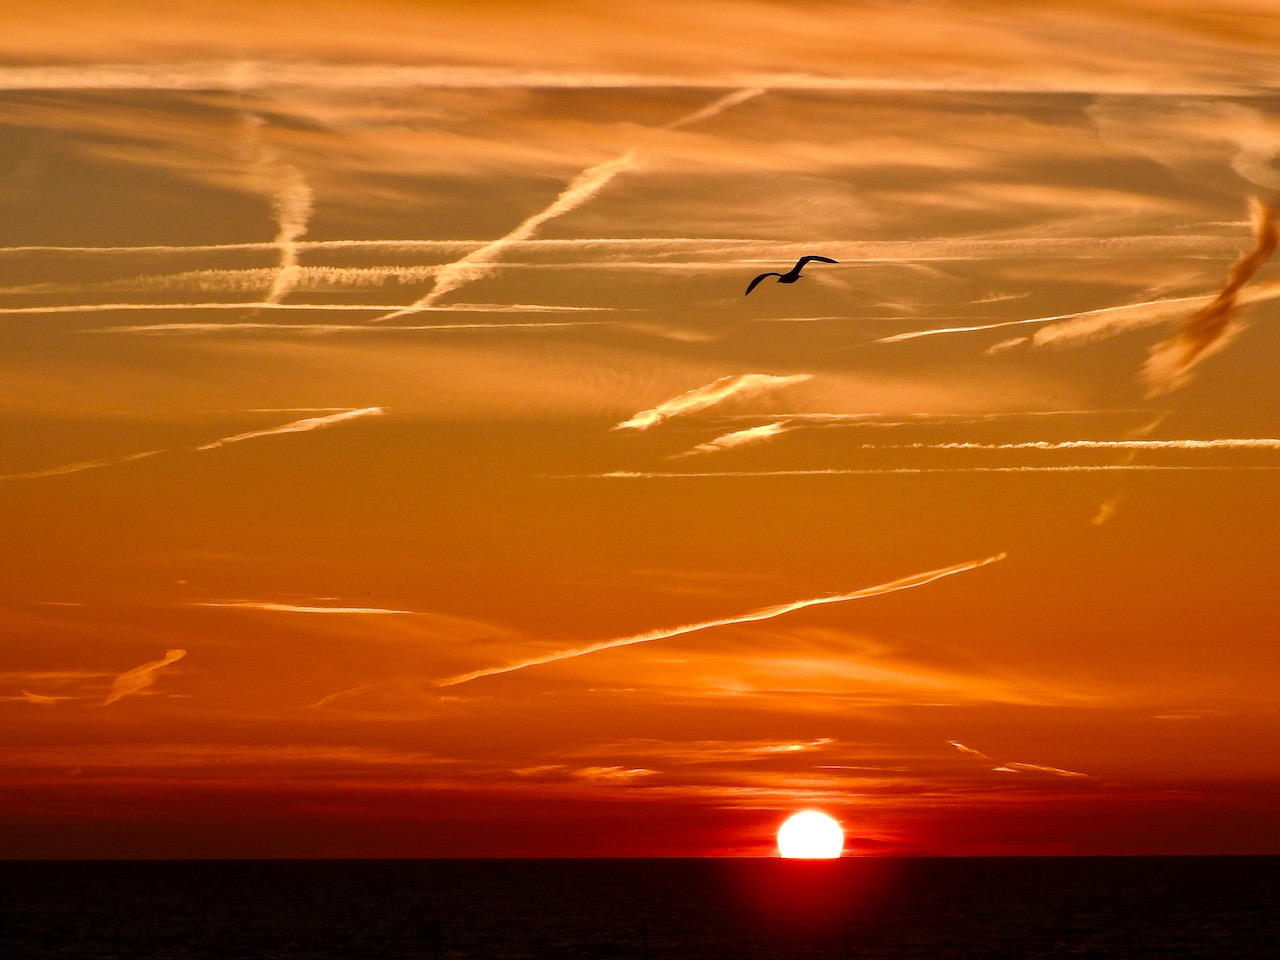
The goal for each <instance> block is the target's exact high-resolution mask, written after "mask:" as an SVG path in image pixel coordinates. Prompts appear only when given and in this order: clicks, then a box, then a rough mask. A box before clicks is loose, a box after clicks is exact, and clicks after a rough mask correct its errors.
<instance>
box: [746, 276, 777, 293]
mask: <svg viewBox="0 0 1280 960" xmlns="http://www.w3.org/2000/svg"><path fill="white" fill-rule="evenodd" d="M780 276H782V274H780V273H762V274H760V276H758V277H756V278H755V279H754V280H752V281H751V282H750V283H749V284H747V293H750V292H751V291H752V290H754V289H755V288H756V284H757V283H759V282H760V281H761V280H763V279H764V278H765V277H780ZM747 293H744V294H743V296H744V297H745V296H746V295H747Z"/></svg>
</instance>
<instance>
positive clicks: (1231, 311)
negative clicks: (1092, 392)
mask: <svg viewBox="0 0 1280 960" xmlns="http://www.w3.org/2000/svg"><path fill="white" fill-rule="evenodd" d="M1249 213H1250V216H1251V219H1252V222H1253V234H1254V245H1253V249H1252V250H1250V251H1248V252H1247V253H1245V254H1244V255H1243V256H1241V257H1240V259H1239V260H1237V261H1236V262H1235V263H1234V264H1232V265H1231V269H1230V270H1229V271H1228V272H1227V282H1226V284H1225V286H1223V288H1222V292H1220V293H1219V294H1218V295H1217V296H1216V297H1215V298H1214V300H1213V302H1212V303H1210V304H1209V305H1208V306H1207V307H1205V308H1204V309H1203V310H1199V311H1197V312H1196V313H1194V314H1192V315H1191V316H1190V317H1189V318H1188V319H1187V321H1186V322H1185V323H1184V324H1183V325H1182V326H1181V327H1180V328H1179V329H1178V331H1177V332H1176V333H1175V334H1174V335H1173V336H1172V337H1170V338H1169V339H1168V340H1164V341H1162V342H1161V343H1158V344H1156V345H1155V346H1154V347H1152V349H1151V355H1150V356H1149V357H1148V358H1147V362H1146V364H1145V365H1144V366H1143V368H1142V376H1143V379H1145V380H1146V382H1147V396H1148V397H1158V396H1160V395H1162V394H1166V393H1170V392H1171V391H1173V390H1176V389H1177V388H1178V387H1180V386H1182V385H1183V384H1184V383H1186V382H1187V380H1188V379H1189V378H1190V375H1191V371H1192V369H1194V368H1195V366H1196V365H1197V364H1198V363H1199V362H1200V361H1201V360H1202V359H1204V358H1205V357H1207V356H1210V355H1211V354H1213V353H1216V352H1217V351H1218V350H1220V349H1222V348H1223V347H1225V346H1226V345H1227V343H1229V342H1230V340H1231V338H1232V337H1233V336H1234V335H1235V333H1236V331H1237V330H1238V329H1239V324H1238V322H1237V321H1236V312H1237V309H1238V306H1237V303H1236V300H1237V294H1238V293H1239V292H1240V288H1241V287H1243V286H1244V285H1245V284H1246V283H1248V282H1249V280H1250V278H1251V277H1252V276H1253V275H1254V274H1255V273H1257V272H1258V269H1259V268H1260V267H1261V266H1262V265H1263V264H1264V263H1266V262H1267V261H1268V260H1269V259H1271V255H1272V254H1273V253H1275V250H1276V246H1277V244H1278V243H1280V233H1277V230H1276V212H1275V210H1274V209H1273V208H1272V207H1271V205H1270V204H1267V203H1264V202H1263V201H1262V200H1260V199H1259V198H1257V197H1250V198H1249Z"/></svg>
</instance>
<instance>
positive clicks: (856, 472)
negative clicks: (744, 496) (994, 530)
mask: <svg viewBox="0 0 1280 960" xmlns="http://www.w3.org/2000/svg"><path fill="white" fill-rule="evenodd" d="M1123 470H1135V471H1140V472H1148V473H1166V472H1167V473H1184V472H1185V473H1219V472H1230V473H1235V472H1251V471H1253V472H1271V471H1276V470H1280V466H1274V467H1272V466H1186V465H1171V464H1146V463H1110V464H1106V463H1103V464H1071V465H1062V466H1052V467H880V468H876V467H867V468H861V469H856V468H850V469H846V468H843V467H829V468H824V469H815V470H719V471H715V472H706V473H681V472H676V471H667V472H663V471H658V470H652V471H638V470H614V471H611V472H609V473H566V474H554V475H546V476H547V477H548V479H552V480H691V479H705V478H712V477H874V476H888V475H895V474H926V473H1110V472H1113V471H1123Z"/></svg>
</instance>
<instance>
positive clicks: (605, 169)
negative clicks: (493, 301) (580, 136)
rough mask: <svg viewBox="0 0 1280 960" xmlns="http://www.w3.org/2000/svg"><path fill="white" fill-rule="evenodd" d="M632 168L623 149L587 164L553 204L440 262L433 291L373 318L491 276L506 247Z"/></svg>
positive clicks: (425, 303) (406, 310)
mask: <svg viewBox="0 0 1280 960" xmlns="http://www.w3.org/2000/svg"><path fill="white" fill-rule="evenodd" d="M633 169H635V154H634V153H624V154H623V155H622V156H620V157H614V158H613V159H611V160H606V161H605V162H604V163H598V164H596V165H595V166H594V167H588V168H587V169H586V170H583V171H582V172H581V173H580V174H578V175H577V176H576V177H574V178H573V179H572V180H571V181H570V182H569V185H568V186H566V187H565V188H564V189H563V190H562V191H561V192H560V195H559V196H558V197H556V198H555V200H553V201H552V202H551V205H550V206H548V207H546V208H545V209H543V210H540V211H539V212H537V213H535V214H534V215H533V216H531V217H527V218H526V219H525V220H523V221H521V222H520V223H519V224H517V225H516V226H515V227H514V228H513V229H512V230H511V231H510V232H508V233H507V234H505V235H504V236H501V237H499V238H498V239H497V240H494V241H492V242H490V243H488V244H486V245H485V246H483V247H481V248H480V249H478V250H473V251H471V252H470V253H468V254H467V255H466V256H464V257H462V258H461V259H460V260H455V261H454V262H453V263H446V264H444V265H443V266H441V267H440V268H439V270H438V271H437V273H436V276H435V286H433V287H432V288H431V292H430V293H428V294H427V295H426V296H424V297H422V298H421V299H419V300H418V301H417V302H416V303H413V304H411V305H410V306H407V307H403V308H401V309H397V310H393V311H392V312H390V313H387V314H385V315H384V316H381V317H375V318H374V319H373V321H371V322H375V323H376V322H380V321H383V320H395V319H396V318H398V317H403V316H407V315H409V314H412V313H416V312H417V311H419V310H421V309H423V308H424V307H430V306H433V305H434V304H435V302H436V301H437V300H439V299H440V298H441V297H443V296H444V295H445V294H448V293H452V292H453V291H454V290H457V289H458V288H459V287H462V286H465V285H466V284H468V283H470V282H472V281H473V280H479V279H481V278H483V277H487V276H489V275H490V273H491V272H492V268H491V266H490V265H491V264H492V263H493V262H494V261H495V260H497V259H498V257H499V256H500V255H501V254H502V251H503V250H504V249H505V248H506V247H508V246H510V245H511V244H513V243H517V242H519V241H521V240H526V239H528V238H529V237H531V236H532V235H533V233H534V231H535V230H537V229H538V227H540V226H542V224H544V223H546V222H547V221H548V220H552V219H554V218H556V217H558V216H561V215H562V214H565V213H568V212H569V211H570V210H573V209H574V208H576V207H579V206H581V205H582V204H584V203H586V202H587V201H588V200H590V199H591V198H592V197H593V196H595V195H596V194H597V193H599V192H600V191H601V190H602V189H604V187H605V186H607V185H608V183H609V181H610V180H612V179H613V178H614V177H616V176H617V175H618V174H620V173H622V172H624V171H626V170H633Z"/></svg>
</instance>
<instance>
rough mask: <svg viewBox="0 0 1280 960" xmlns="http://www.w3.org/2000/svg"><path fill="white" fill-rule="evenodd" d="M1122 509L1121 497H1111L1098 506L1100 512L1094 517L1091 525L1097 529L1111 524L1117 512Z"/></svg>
mask: <svg viewBox="0 0 1280 960" xmlns="http://www.w3.org/2000/svg"><path fill="white" fill-rule="evenodd" d="M1119 509H1120V496H1119V495H1115V496H1110V497H1107V498H1106V499H1105V500H1103V501H1102V502H1101V503H1100V504H1098V512H1097V513H1095V514H1094V515H1093V519H1092V520H1090V521H1089V523H1090V524H1091V525H1093V526H1095V527H1101V526H1104V525H1105V524H1107V523H1110V522H1111V520H1112V519H1113V518H1114V517H1115V515H1116V511H1117V510H1119Z"/></svg>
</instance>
